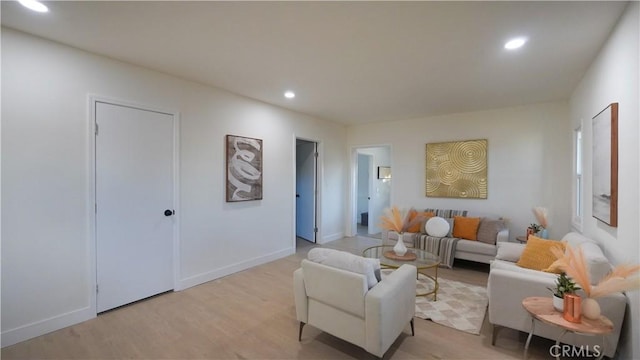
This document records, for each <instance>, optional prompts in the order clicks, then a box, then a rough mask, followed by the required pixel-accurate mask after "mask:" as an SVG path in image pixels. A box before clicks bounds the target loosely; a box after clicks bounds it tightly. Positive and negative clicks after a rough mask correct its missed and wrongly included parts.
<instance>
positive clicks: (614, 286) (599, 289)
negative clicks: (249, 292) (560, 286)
mask: <svg viewBox="0 0 640 360" xmlns="http://www.w3.org/2000/svg"><path fill="white" fill-rule="evenodd" d="M551 252H552V253H553V255H555V257H556V258H557V259H558V260H556V261H555V262H554V263H553V264H551V268H552V269H560V270H562V271H564V272H565V273H566V274H567V275H568V276H569V277H571V278H572V279H573V280H574V281H575V282H576V283H577V284H578V285H580V287H582V290H583V291H584V293H585V295H586V296H587V298H586V299H585V301H584V302H583V303H582V311H583V315H584V316H585V317H587V318H590V319H595V318H598V317H599V316H600V306H599V305H598V303H597V302H596V301H595V300H594V299H595V298H599V297H602V296H606V295H610V294H613V293H616V292H621V291H630V290H635V289H638V288H640V276H638V275H640V274H639V273H640V265H627V264H623V265H618V266H616V267H615V268H613V270H611V272H610V273H609V274H608V275H607V276H605V277H604V278H602V279H601V280H600V281H599V282H598V283H597V284H596V285H591V279H590V276H589V266H588V265H587V262H586V260H585V257H584V252H583V251H582V249H581V248H578V249H573V248H571V246H569V245H567V246H566V250H565V252H562V250H561V249H560V248H557V247H551Z"/></svg>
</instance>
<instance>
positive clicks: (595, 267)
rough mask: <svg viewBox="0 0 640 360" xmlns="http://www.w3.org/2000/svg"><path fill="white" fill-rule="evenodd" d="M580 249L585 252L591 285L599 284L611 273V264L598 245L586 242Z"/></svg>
mask: <svg viewBox="0 0 640 360" xmlns="http://www.w3.org/2000/svg"><path fill="white" fill-rule="evenodd" d="M579 247H580V248H581V249H582V251H583V252H584V258H585V260H586V262H587V267H588V268H589V279H590V280H591V284H597V283H598V282H600V280H602V278H603V277H605V276H606V275H607V274H608V273H609V272H610V271H611V264H610V263H609V260H608V259H607V258H606V257H605V256H604V254H603V253H602V250H601V249H600V247H599V246H598V245H597V244H595V243H592V242H584V243H582V244H580V245H579Z"/></svg>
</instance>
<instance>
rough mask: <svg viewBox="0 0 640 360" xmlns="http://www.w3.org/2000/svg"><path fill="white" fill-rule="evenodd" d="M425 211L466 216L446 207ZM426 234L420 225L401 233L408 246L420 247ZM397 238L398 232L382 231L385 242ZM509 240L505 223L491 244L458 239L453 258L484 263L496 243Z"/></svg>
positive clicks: (486, 261)
mask: <svg viewBox="0 0 640 360" xmlns="http://www.w3.org/2000/svg"><path fill="white" fill-rule="evenodd" d="M426 211H429V212H433V213H435V215H436V216H440V217H444V218H447V217H450V216H453V215H458V214H459V215H460V216H467V210H446V209H427V210H426ZM468 216H472V217H481V218H482V221H484V220H485V219H486V220H490V217H483V216H482V215H475V214H473V215H468ZM426 236H428V235H427V233H426V232H425V230H424V227H421V232H420V233H405V234H403V238H402V239H403V241H404V242H405V244H407V245H408V246H410V247H420V246H419V244H424V239H422V241H421V238H424V237H426ZM397 239H398V234H397V233H396V232H395V231H383V232H382V240H383V241H384V242H385V243H389V244H393V243H395V241H397ZM508 241H509V228H508V227H507V226H506V225H505V226H504V228H503V229H502V230H500V231H498V232H497V233H496V236H495V242H494V243H493V244H490V243H486V242H482V241H477V240H465V239H459V240H458V241H457V243H456V247H455V253H454V255H453V257H454V258H455V259H462V260H470V261H475V262H481V263H485V264H489V263H491V261H492V260H493V259H494V258H495V256H496V253H497V244H499V243H501V242H508Z"/></svg>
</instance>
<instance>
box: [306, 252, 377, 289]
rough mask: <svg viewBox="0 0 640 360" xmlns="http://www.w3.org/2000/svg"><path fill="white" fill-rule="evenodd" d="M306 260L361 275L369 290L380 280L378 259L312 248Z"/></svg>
mask: <svg viewBox="0 0 640 360" xmlns="http://www.w3.org/2000/svg"><path fill="white" fill-rule="evenodd" d="M307 258H308V259H309V260H311V261H313V262H316V263H318V264H324V265H327V266H333V267H336V268H339V269H343V270H347V271H351V272H355V273H358V274H362V275H364V276H365V277H366V279H367V286H368V288H369V289H371V288H372V287H373V286H374V285H375V284H377V283H378V281H379V280H380V260H379V259H371V258H365V257H362V256H358V255H354V254H351V253H348V252H346V251H339V250H334V249H325V248H313V249H311V250H309V253H308V254H307ZM376 272H377V275H376Z"/></svg>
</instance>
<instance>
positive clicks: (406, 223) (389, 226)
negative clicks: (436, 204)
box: [379, 206, 424, 234]
mask: <svg viewBox="0 0 640 360" xmlns="http://www.w3.org/2000/svg"><path fill="white" fill-rule="evenodd" d="M423 219H424V216H423V215H422V214H420V213H418V212H417V211H416V210H415V209H414V208H411V209H409V210H408V211H402V210H400V209H398V207H396V206H394V207H392V208H387V209H385V210H384V215H382V216H381V217H380V225H379V226H380V227H381V228H383V229H385V230H387V231H395V232H397V233H399V234H402V233H405V232H407V230H408V229H409V228H411V227H412V226H414V225H416V224H418V223H420V222H421V221H422V220H423Z"/></svg>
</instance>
